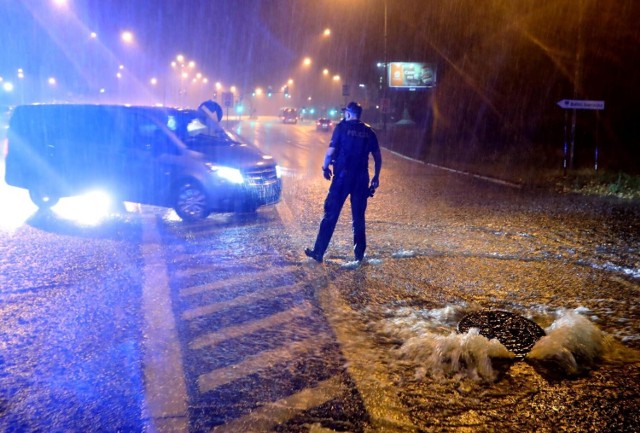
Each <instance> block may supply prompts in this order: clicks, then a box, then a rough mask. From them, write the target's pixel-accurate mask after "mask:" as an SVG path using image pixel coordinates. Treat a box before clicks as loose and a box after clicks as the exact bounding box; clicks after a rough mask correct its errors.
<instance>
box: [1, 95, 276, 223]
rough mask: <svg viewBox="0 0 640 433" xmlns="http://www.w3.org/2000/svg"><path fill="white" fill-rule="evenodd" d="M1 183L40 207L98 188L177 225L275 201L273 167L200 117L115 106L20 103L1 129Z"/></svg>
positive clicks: (196, 112) (268, 158)
mask: <svg viewBox="0 0 640 433" xmlns="http://www.w3.org/2000/svg"><path fill="white" fill-rule="evenodd" d="M5 180H6V182H7V184H9V185H12V186H16V187H21V188H26V189H28V190H29V193H30V196H31V199H32V200H33V202H34V203H36V205H38V206H40V207H50V206H53V205H54V204H55V203H56V202H57V201H58V199H59V198H60V197H65V196H72V195H78V194H81V193H84V192H85V191H87V190H89V189H95V188H100V189H106V190H107V191H109V192H110V193H112V194H113V195H114V196H115V197H116V198H117V199H119V200H123V201H131V202H138V203H143V204H150V205H156V206H164V207H172V208H174V209H175V211H176V213H177V214H178V215H179V216H180V217H181V218H182V219H183V220H198V219H202V218H206V217H207V216H208V215H209V214H210V213H211V212H235V211H255V210H256V209H257V208H258V207H260V206H264V205H270V204H274V203H277V202H278V201H279V200H280V194H281V190H282V180H281V177H280V171H279V168H278V166H277V164H276V162H275V160H274V159H273V158H272V157H271V156H269V155H266V154H264V153H262V152H261V151H260V150H259V149H258V148H256V147H255V146H253V145H250V144H246V143H243V142H242V140H241V139H240V138H239V137H237V136H236V135H234V134H232V133H230V132H228V131H225V130H223V129H221V128H220V127H219V126H218V124H217V122H211V119H209V118H208V117H207V114H206V113H205V112H202V111H201V110H180V109H174V108H164V107H130V106H116V105H72V104H49V105H23V106H18V107H16V108H15V110H14V112H13V114H12V116H11V119H10V123H9V130H8V140H7V155H6V173H5Z"/></svg>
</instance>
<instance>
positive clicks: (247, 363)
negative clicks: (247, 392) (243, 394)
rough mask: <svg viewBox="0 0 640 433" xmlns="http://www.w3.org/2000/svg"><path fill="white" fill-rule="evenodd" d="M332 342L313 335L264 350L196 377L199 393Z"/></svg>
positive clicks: (327, 338)
mask: <svg viewBox="0 0 640 433" xmlns="http://www.w3.org/2000/svg"><path fill="white" fill-rule="evenodd" d="M332 341H333V340H332V339H331V338H330V336H328V335H325V334H320V335H314V336H313V337H311V338H307V339H304V340H302V341H295V342H292V343H289V344H287V345H284V346H281V347H279V348H277V349H274V350H265V351H263V352H260V353H258V354H256V355H251V356H248V357H247V358H245V360H244V361H242V362H240V363H238V364H234V365H230V366H229V367H223V368H218V369H216V370H213V371H211V372H209V373H206V374H203V375H201V376H200V377H198V388H199V389H200V392H201V393H205V392H208V391H212V390H214V389H216V388H218V387H220V386H223V385H226V384H229V383H231V382H233V381H235V380H238V379H242V378H243V377H246V376H250V375H252V374H254V373H257V372H259V371H263V370H265V369H267V368H271V367H274V366H276V365H278V364H282V363H285V362H287V361H291V360H294V359H299V358H300V357H301V356H304V355H305V354H307V353H310V352H312V350H313V349H315V348H320V347H322V346H324V345H326V344H329V343H331V342H332Z"/></svg>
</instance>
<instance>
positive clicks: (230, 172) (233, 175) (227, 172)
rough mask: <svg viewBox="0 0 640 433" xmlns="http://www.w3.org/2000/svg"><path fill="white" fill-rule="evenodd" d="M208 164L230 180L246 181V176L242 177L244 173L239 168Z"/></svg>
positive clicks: (210, 168)
mask: <svg viewBox="0 0 640 433" xmlns="http://www.w3.org/2000/svg"><path fill="white" fill-rule="evenodd" d="M206 165H207V167H208V168H209V170H211V172H213V173H215V174H216V175H217V176H219V177H221V178H222V179H224V180H226V181H228V182H231V183H244V177H242V173H241V172H240V170H238V169H237V168H231V167H225V166H222V165H216V164H211V163H207V164H206Z"/></svg>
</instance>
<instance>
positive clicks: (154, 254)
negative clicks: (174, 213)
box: [142, 214, 189, 433]
mask: <svg viewBox="0 0 640 433" xmlns="http://www.w3.org/2000/svg"><path fill="white" fill-rule="evenodd" d="M142 241H143V244H142V257H143V259H144V268H143V273H144V284H143V287H142V311H143V315H144V324H143V335H144V337H145V338H144V339H143V345H144V350H143V353H144V361H143V365H144V377H145V394H144V398H145V411H146V412H147V414H148V416H149V418H150V419H149V421H148V422H149V423H150V425H147V426H146V428H145V431H147V432H158V433H165V432H166V433H183V432H184V433H186V432H187V431H188V427H189V426H188V424H189V420H188V407H187V387H186V385H185V381H184V369H183V366H182V352H181V350H180V342H179V340H178V335H177V332H176V326H175V320H174V317H173V311H172V309H171V297H170V290H169V280H168V277H167V269H166V264H165V262H164V258H163V255H162V245H161V242H162V241H161V239H160V235H159V233H158V230H157V229H156V227H155V217H153V216H152V215H149V214H147V215H143V224H142Z"/></svg>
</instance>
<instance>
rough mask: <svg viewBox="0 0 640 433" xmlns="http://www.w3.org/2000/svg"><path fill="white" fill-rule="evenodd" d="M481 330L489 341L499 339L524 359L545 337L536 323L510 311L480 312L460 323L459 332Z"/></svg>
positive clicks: (472, 314) (468, 315)
mask: <svg viewBox="0 0 640 433" xmlns="http://www.w3.org/2000/svg"><path fill="white" fill-rule="evenodd" d="M471 328H478V329H480V335H482V336H484V337H487V338H488V339H489V340H491V339H492V338H497V339H498V341H499V342H500V343H502V345H504V346H505V347H506V348H507V349H508V350H509V351H510V352H513V353H514V354H515V355H516V357H517V358H524V357H525V356H526V354H527V353H529V351H530V350H531V348H532V347H533V345H534V344H536V341H538V340H539V339H540V338H541V337H543V336H544V335H545V333H544V330H543V329H542V328H541V327H540V326H538V325H537V324H536V323H535V322H534V321H532V320H529V319H527V318H526V317H522V316H519V315H517V314H513V313H509V312H508V311H479V312H476V313H471V314H467V315H466V316H464V317H463V318H462V320H460V323H458V332H459V333H461V334H464V333H465V332H467V331H468V330H469V329H471Z"/></svg>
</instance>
